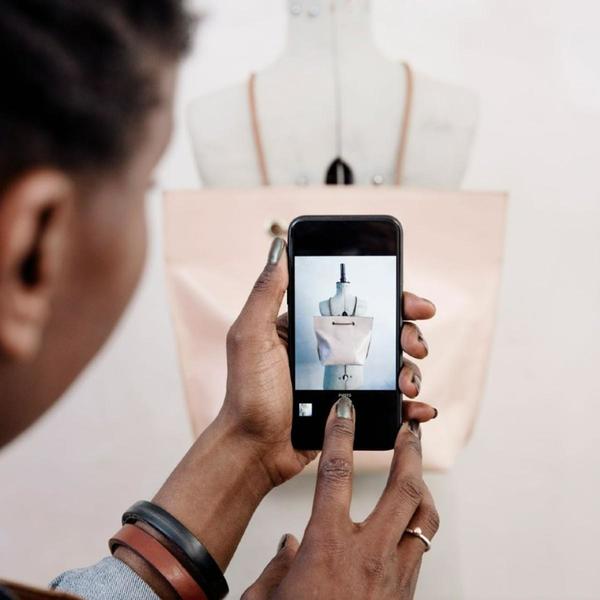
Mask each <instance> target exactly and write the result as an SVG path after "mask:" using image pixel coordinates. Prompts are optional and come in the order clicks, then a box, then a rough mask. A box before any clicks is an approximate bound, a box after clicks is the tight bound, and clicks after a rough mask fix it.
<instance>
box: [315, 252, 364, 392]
mask: <svg viewBox="0 0 600 600" xmlns="http://www.w3.org/2000/svg"><path fill="white" fill-rule="evenodd" d="M350 285H351V284H350V282H349V281H348V280H347V278H346V268H345V265H344V264H341V265H340V280H339V281H338V282H337V283H336V284H335V296H332V297H331V298H327V299H326V300H323V301H321V302H319V311H320V313H321V315H322V316H324V317H326V316H352V315H357V316H366V312H367V303H366V301H365V300H363V299H362V298H357V297H356V296H354V295H353V294H352V293H351V290H350ZM362 384H363V367H361V366H359V365H335V366H326V367H325V370H324V373H323V389H324V390H357V389H359V388H360V387H361V386H362Z"/></svg>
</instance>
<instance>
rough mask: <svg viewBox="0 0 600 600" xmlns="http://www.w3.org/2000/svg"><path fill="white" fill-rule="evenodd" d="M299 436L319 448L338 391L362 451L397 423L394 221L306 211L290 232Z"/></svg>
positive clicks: (380, 444)
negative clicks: (352, 416) (353, 416)
mask: <svg viewBox="0 0 600 600" xmlns="http://www.w3.org/2000/svg"><path fill="white" fill-rule="evenodd" d="M290 275H291V277H290V288H289V293H290V294H291V295H292V298H289V297H288V304H289V305H290V320H291V322H290V334H291V335H290V344H291V345H292V347H291V348H290V359H291V361H292V364H291V365H290V366H291V370H292V380H293V386H294V426H293V438H294V443H295V445H297V447H304V448H313V447H320V446H319V441H320V440H321V437H322V433H323V429H324V423H325V420H326V418H327V414H328V413H329V410H330V408H331V405H332V404H333V403H334V402H335V401H337V400H338V399H339V398H340V396H341V395H347V396H348V397H350V399H351V400H352V401H353V403H354V406H355V410H356V412H357V431H356V443H357V447H364V448H384V447H386V448H387V447H390V446H389V444H390V442H391V443H392V444H393V438H395V432H396V431H397V427H398V426H399V423H400V415H399V410H400V408H401V407H400V402H401V398H400V394H399V391H398V374H399V370H400V366H401V365H400V362H401V354H400V351H399V331H400V325H401V323H400V321H401V314H400V309H399V304H400V297H401V283H402V282H401V229H400V226H399V224H398V223H397V222H396V221H395V220H393V219H391V218H388V217H335V218H333V217H303V218H300V219H299V220H297V221H295V223H294V224H293V226H292V228H291V231H290Z"/></svg>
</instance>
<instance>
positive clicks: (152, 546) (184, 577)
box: [108, 525, 207, 600]
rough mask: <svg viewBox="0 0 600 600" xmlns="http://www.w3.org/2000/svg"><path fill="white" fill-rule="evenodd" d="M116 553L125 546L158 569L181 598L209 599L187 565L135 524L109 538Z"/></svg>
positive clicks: (109, 543) (182, 599)
mask: <svg viewBox="0 0 600 600" xmlns="http://www.w3.org/2000/svg"><path fill="white" fill-rule="evenodd" d="M108 546H109V548H110V551H111V553H114V552H115V550H116V549H117V548H118V547H119V546H125V547H126V548H129V549H130V550H131V551H132V552H135V553H136V554H137V555H138V556H141V557H142V558H143V559H144V560H145V561H146V562H147V563H148V564H149V565H151V566H152V567H153V568H154V569H156V570H157V571H158V572H159V573H160V574H161V575H162V576H163V577H164V578H165V579H166V580H167V581H168V582H169V584H170V585H171V587H172V588H173V589H174V590H175V591H176V592H177V594H178V595H179V597H180V598H181V600H207V598H206V594H205V593H204V590H203V589H202V588H201V587H200V586H199V585H198V584H197V583H196V581H195V580H194V578H193V577H192V576H191V575H190V574H189V573H188V572H187V571H186V569H185V567H183V566H182V564H181V563H180V562H179V561H178V560H177V559H176V558H175V557H174V556H173V555H172V554H171V553H170V552H169V551H168V550H167V549H166V548H165V547H164V546H163V545H162V544H161V543H160V542H159V541H157V540H156V539H155V538H153V537H152V536H151V535H150V534H149V533H146V532H145V531H144V530H143V529H140V528H139V527H136V526H135V525H125V526H124V527H123V528H122V529H121V530H120V531H118V532H117V533H115V535H114V536H113V537H112V538H111V539H110V540H109V542H108Z"/></svg>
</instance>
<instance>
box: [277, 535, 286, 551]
mask: <svg viewBox="0 0 600 600" xmlns="http://www.w3.org/2000/svg"><path fill="white" fill-rule="evenodd" d="M287 541H288V534H287V533H284V534H283V535H282V536H281V539H280V540H279V544H277V552H281V551H282V550H283V549H284V548H285V545H286V544H287Z"/></svg>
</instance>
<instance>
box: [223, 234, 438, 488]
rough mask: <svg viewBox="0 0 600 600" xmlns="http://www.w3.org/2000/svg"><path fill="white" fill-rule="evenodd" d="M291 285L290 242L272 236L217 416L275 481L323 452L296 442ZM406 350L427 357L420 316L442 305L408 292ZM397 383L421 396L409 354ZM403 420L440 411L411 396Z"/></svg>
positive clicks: (235, 328)
mask: <svg viewBox="0 0 600 600" xmlns="http://www.w3.org/2000/svg"><path fill="white" fill-rule="evenodd" d="M287 286H288V266H287V257H286V252H285V242H284V241H283V240H281V239H279V238H277V239H275V240H274V241H273V244H272V246H271V250H270V252H269V259H268V262H267V264H266V266H265V268H264V269H263V271H262V273H261V274H260V276H259V277H258V280H257V281H256V283H255V285H254V288H253V290H252V292H251V293H250V296H249V298H248V300H247V301H246V304H245V305H244V308H243V309H242V312H241V314H240V315H239V317H238V318H237V319H236V321H235V322H234V323H233V325H232V326H231V328H230V330H229V332H228V335H227V392H226V397H225V402H224V404H223V408H222V410H221V413H220V415H219V417H218V420H221V421H224V422H225V423H226V424H227V427H228V428H230V429H233V430H234V431H236V432H237V433H239V434H241V435H242V436H243V437H244V438H246V439H247V440H248V441H250V442H251V443H252V445H253V446H254V448H255V449H256V450H257V453H258V457H259V459H260V460H261V462H262V464H263V465H264V467H265V469H266V470H267V473H268V475H269V477H270V479H271V481H272V483H273V484H274V485H278V484H280V483H282V482H284V481H286V480H288V479H290V478H291V477H293V476H294V475H296V474H297V473H299V472H300V471H301V470H302V469H303V468H304V467H305V466H306V465H307V464H308V463H309V462H310V461H311V460H312V459H314V458H315V457H316V455H317V452H315V451H298V450H295V449H294V448H293V447H292V443H291V426H292V384H291V377H290V368H289V359H288V347H287V315H282V316H281V317H278V315H279V310H280V308H281V303H282V301H283V298H284V295H285V292H286V289H287ZM402 307H403V315H404V326H403V328H402V336H401V342H402V349H403V351H404V352H405V353H407V354H409V355H410V356H412V357H414V358H425V357H426V356H427V354H428V347H427V342H426V341H425V339H424V338H423V336H422V335H421V332H420V330H419V328H418V327H417V326H416V325H415V324H414V323H413V322H412V321H414V320H422V319H430V318H431V317H433V316H434V314H435V306H434V305H433V304H432V303H431V302H429V301H428V300H425V299H423V298H419V297H418V296H415V295H414V294H411V293H408V292H406V293H405V294H404V295H403V298H402ZM398 386H399V388H400V390H401V392H402V393H403V394H404V395H406V396H408V397H409V398H414V397H416V396H417V395H418V394H419V391H420V388H421V372H420V371H419V368H418V367H417V365H416V364H415V363H413V362H411V361H409V360H406V359H405V360H404V366H403V368H402V370H401V372H400V377H399V381H398ZM403 412H404V414H403V418H404V419H405V420H416V421H420V422H425V421H428V420H430V419H433V418H435V416H436V415H437V410H436V409H435V408H432V407H431V406H429V405H427V404H424V403H422V402H411V401H405V402H404V403H403Z"/></svg>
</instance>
